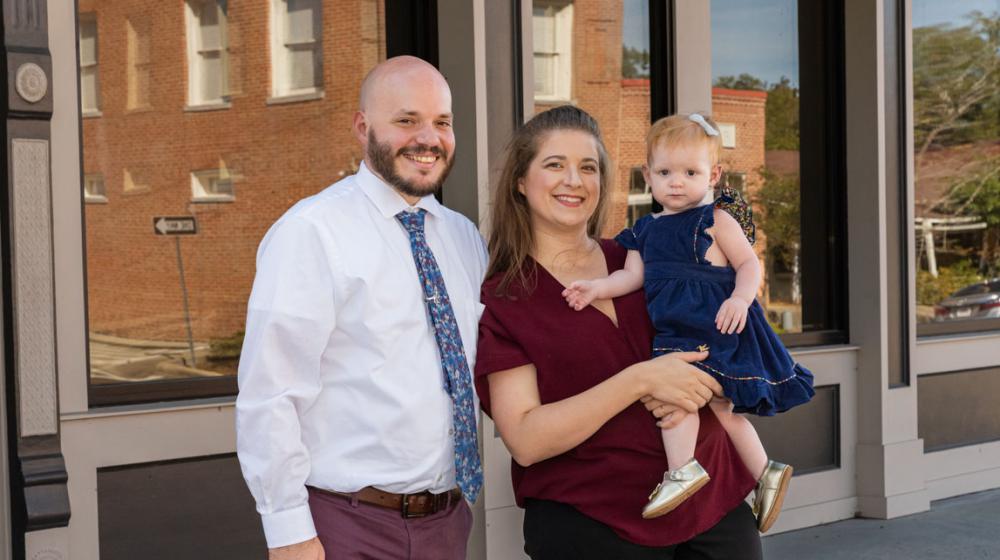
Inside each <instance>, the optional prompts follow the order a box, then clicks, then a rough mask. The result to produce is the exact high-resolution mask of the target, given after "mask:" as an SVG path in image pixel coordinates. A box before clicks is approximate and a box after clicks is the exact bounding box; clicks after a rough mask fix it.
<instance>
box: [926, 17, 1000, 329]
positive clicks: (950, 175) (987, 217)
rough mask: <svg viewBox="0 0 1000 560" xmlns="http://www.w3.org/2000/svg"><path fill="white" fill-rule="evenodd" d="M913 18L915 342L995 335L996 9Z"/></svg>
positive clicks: (999, 253)
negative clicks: (929, 338) (971, 333)
mask: <svg viewBox="0 0 1000 560" xmlns="http://www.w3.org/2000/svg"><path fill="white" fill-rule="evenodd" d="M912 11H913V13H912V25H913V36H912V44H913V48H912V50H913V54H912V60H913V62H912V64H913V167H914V182H913V188H914V196H913V198H914V207H913V216H914V225H915V227H916V232H915V235H914V239H915V240H916V247H915V248H914V253H913V255H914V257H915V267H916V269H917V279H916V288H917V290H916V296H915V297H916V309H917V323H918V327H917V329H918V330H917V332H918V334H920V335H929V334H944V333H956V332H968V331H976V330H983V329H1000V289H998V284H1000V34H998V33H997V31H996V30H997V26H998V24H1000V1H998V0H959V1H955V2H947V3H940V2H932V1H929V0H913V2H912Z"/></svg>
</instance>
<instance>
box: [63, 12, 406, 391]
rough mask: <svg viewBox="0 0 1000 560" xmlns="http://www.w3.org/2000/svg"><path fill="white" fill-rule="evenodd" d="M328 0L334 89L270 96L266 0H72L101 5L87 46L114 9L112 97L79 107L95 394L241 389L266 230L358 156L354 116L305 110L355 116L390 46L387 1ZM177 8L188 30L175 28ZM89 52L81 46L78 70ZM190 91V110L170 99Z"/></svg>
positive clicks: (353, 165) (104, 63) (107, 59)
mask: <svg viewBox="0 0 1000 560" xmlns="http://www.w3.org/2000/svg"><path fill="white" fill-rule="evenodd" d="M318 4H319V2H316V5H318ZM325 4H326V5H327V6H336V7H337V12H336V16H337V17H336V18H333V17H330V18H328V19H327V20H326V21H325V22H323V28H325V29H326V32H327V33H328V34H329V35H330V36H335V37H337V38H338V39H339V40H341V41H343V44H344V45H350V46H351V50H350V54H349V55H345V56H342V57H338V60H337V88H331V89H329V90H328V91H326V92H325V96H317V97H318V98H317V99H315V101H313V102H310V103H293V104H288V105H284V106H282V107H281V108H280V109H268V108H267V107H266V104H265V102H266V98H267V96H269V95H272V93H273V92H272V91H271V89H270V88H271V86H270V85H267V84H265V83H264V82H262V80H263V81H267V80H268V79H269V76H270V75H271V72H272V59H271V56H270V55H268V54H266V53H265V52H264V51H266V50H267V47H268V44H267V43H266V42H267V40H268V39H267V38H268V36H269V34H270V33H272V31H273V29H272V24H273V22H274V20H273V19H272V18H273V17H274V13H273V9H274V7H275V6H276V5H277V4H276V3H275V0H268V1H266V2H231V3H226V2H218V1H215V0H212V1H195V0H190V1H186V2H184V3H181V4H178V5H177V8H178V10H177V11H176V12H175V13H173V14H171V10H159V9H157V10H153V9H149V10H146V11H141V10H138V9H126V8H125V7H123V6H122V5H121V3H120V2H81V5H88V6H94V9H93V11H94V12H96V13H95V14H93V15H91V16H90V19H88V17H87V16H81V18H80V20H79V21H80V25H81V29H80V33H79V37H80V40H81V42H86V41H88V40H89V41H90V45H91V46H95V45H96V43H95V41H94V40H93V37H94V35H93V31H94V28H93V26H92V25H91V24H90V23H88V22H92V21H94V20H95V19H96V20H97V21H102V22H107V23H108V24H112V23H113V24H114V26H115V27H113V28H109V29H113V30H114V35H112V34H110V33H108V34H106V36H105V38H107V39H114V40H115V41H117V43H115V44H116V45H118V46H117V47H115V48H111V47H105V49H104V50H103V51H102V52H101V68H102V72H104V73H105V75H106V76H111V77H114V79H113V80H112V79H110V78H109V79H106V80H105V83H104V86H105V92H104V94H105V100H106V101H108V102H110V103H114V106H115V108H116V110H114V111H110V110H109V111H105V115H104V116H102V117H101V118H99V119H83V120H82V121H81V142H82V154H81V159H82V165H81V167H82V170H83V171H84V174H85V177H84V181H83V186H82V188H83V191H84V192H83V197H84V199H85V200H86V201H87V202H88V204H85V205H83V212H84V214H85V219H84V224H85V228H86V231H85V234H86V244H85V247H86V251H87V255H86V256H87V263H86V274H87V328H88V347H89V353H88V355H89V359H90V362H89V366H90V368H89V377H88V381H89V397H88V398H89V404H90V406H92V407H96V406H104V405H115V404H131V403H138V402H151V401H164V400H173V399H182V398H183V399H190V398H202V397H212V396H224V395H233V394H235V393H236V369H237V364H238V362H239V357H240V351H241V348H242V342H243V329H244V325H245V324H246V311H247V310H246V305H247V301H248V299H249V296H250V290H251V287H252V284H253V279H254V274H255V272H256V270H255V267H254V258H255V255H256V252H257V247H258V245H259V244H260V240H261V238H263V236H264V234H265V233H266V232H267V230H268V228H269V227H271V225H272V224H273V223H274V222H275V220H277V219H278V218H279V217H280V216H281V215H282V214H283V213H284V212H285V211H286V210H287V209H288V208H289V207H291V206H292V204H294V203H295V202H297V201H299V200H301V199H303V198H305V197H308V196H311V195H313V194H316V193H318V192H320V191H321V190H323V189H324V188H326V187H327V186H328V185H330V184H331V183H333V182H335V181H337V180H338V179H340V178H343V177H344V176H345V175H348V174H351V173H353V172H355V171H356V170H357V164H358V162H360V161H361V159H362V158H363V157H364V154H363V152H362V150H361V147H360V146H359V145H358V143H357V142H356V141H355V139H354V137H353V136H352V135H351V132H350V130H349V127H330V126H300V125H299V124H301V123H319V122H333V123H336V122H341V123H347V122H350V120H351V117H352V115H353V113H354V111H355V109H356V106H357V102H358V88H359V87H360V85H361V81H362V80H363V79H364V77H365V75H366V74H367V73H368V71H369V70H371V68H372V67H373V66H374V65H375V64H377V63H378V62H380V61H381V60H383V59H384V58H385V52H386V42H385V36H386V26H385V18H386V9H387V8H386V3H385V2H384V1H383V0H360V1H358V2H345V3H334V2H326V3H325ZM393 4H401V3H393ZM130 5H132V6H138V4H135V3H132V4H130ZM287 5H288V7H289V8H291V12H292V14H291V15H290V17H289V21H290V22H291V25H292V27H293V28H295V30H296V31H295V34H294V35H293V36H292V37H293V38H296V39H302V38H303V37H308V36H309V35H312V36H313V37H314V38H315V39H316V40H317V41H318V40H319V39H320V34H319V31H320V29H321V27H320V25H319V20H318V19H315V20H313V19H306V20H303V19H302V18H301V17H299V15H301V13H302V11H301V10H303V9H306V8H307V7H309V6H313V4H309V3H304V2H298V1H295V0H292V1H291V2H288V4H287ZM341 8H342V9H341ZM88 9H89V8H88ZM230 9H231V10H232V11H229V10H230ZM390 9H394V8H392V7H390ZM181 10H183V12H184V15H183V16H181ZM297 14H298V15H297ZM316 14H317V15H316V17H317V18H318V17H319V16H318V12H316ZM181 17H184V18H186V19H185V21H184V23H183V24H184V29H185V30H186V33H185V36H184V37H181V36H180V35H176V34H171V33H170V30H171V29H173V28H172V27H171V25H175V24H176V25H181V23H182V22H181V20H180V18H181ZM303 21H307V22H308V24H309V25H312V26H313V27H308V28H307V29H305V30H303V28H302V25H303V23H302V22H303ZM296 22H298V23H296ZM406 24H407V25H411V26H413V24H412V22H409V21H407V22H406ZM88 25H91V26H90V28H89V29H90V31H89V35H88V32H87V31H86V29H87V26H88ZM102 30H103V28H102ZM300 31H302V32H303V33H304V34H303V33H300ZM161 32H162V35H161ZM88 37H89V39H88ZM261 41H264V42H263V43H262V42H261ZM315 47H316V48H315V50H314V51H312V52H315V53H316V56H317V57H318V56H319V53H320V52H321V51H320V48H319V44H318V43H316V45H315ZM81 52H84V53H86V52H87V48H86V47H85V46H83V45H81ZM90 52H91V53H94V49H92V48H91V49H90ZM310 56H311V55H310ZM92 58H93V57H91V58H90V59H88V58H87V57H83V56H81V58H80V64H81V75H82V74H83V73H84V70H83V69H84V68H85V66H84V64H85V63H86V62H87V61H88V60H92ZM237 61H239V62H237ZM316 64H317V68H318V64H319V63H318V61H317V62H316ZM94 75H95V76H96V74H94ZM185 76H187V77H188V78H190V81H189V86H190V87H188V86H185V85H183V83H184V82H183V81H184V79H185ZM315 79H316V82H315V83H316V84H317V85H319V84H320V83H321V82H320V81H319V77H318V74H317V75H315ZM168 80H172V82H169V83H168ZM243 80H245V82H246V83H245V84H244V83H243ZM301 83H304V82H301ZM161 84H162V87H161ZM236 86H239V87H236ZM246 86H253V87H252V88H251V87H246ZM296 87H297V86H296ZM236 90H242V91H243V93H242V94H240V95H243V97H237V98H235V99H234V101H233V102H232V106H231V107H230V108H229V109H228V110H225V111H216V112H212V113H199V112H197V111H198V109H199V108H202V109H205V110H209V109H214V108H218V107H220V103H222V105H221V106H223V107H225V106H228V104H225V102H226V101H228V97H229V96H230V95H233V94H234V92H235V91H236ZM288 91H289V92H291V91H292V90H288ZM185 103H186V104H188V105H189V107H190V109H192V110H193V112H191V111H188V112H185V111H178V110H177V108H178V106H180V105H183V104H185ZM135 111H140V112H139V113H138V114H137V113H135ZM277 113H280V115H277ZM320 117H321V118H320ZM237 190H239V200H238V201H237V200H236V194H237V193H236V191H237ZM103 200H108V201H110V204H91V203H97V202H102V201H103ZM112 206H113V208H112ZM192 226H193V227H192ZM178 233H184V235H177V234H178Z"/></svg>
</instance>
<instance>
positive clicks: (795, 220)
mask: <svg viewBox="0 0 1000 560" xmlns="http://www.w3.org/2000/svg"><path fill="white" fill-rule="evenodd" d="M760 176H761V179H762V180H763V185H762V186H761V188H760V189H759V190H758V191H757V192H756V193H755V195H754V196H753V203H754V207H755V208H757V209H759V210H760V212H759V214H758V216H756V219H757V222H758V224H759V225H760V227H761V230H762V231H763V232H764V233H765V234H766V235H767V249H768V252H769V253H771V254H772V255H774V256H775V257H777V258H780V259H781V260H782V262H783V263H784V264H785V265H786V266H787V267H788V268H792V267H793V266H794V261H795V257H796V255H797V253H798V250H799V242H800V241H801V239H802V219H801V215H800V213H799V201H800V194H799V177H798V176H797V175H779V174H777V173H775V172H773V171H771V170H769V169H767V168H766V167H763V168H761V170H760Z"/></svg>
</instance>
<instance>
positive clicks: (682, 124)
mask: <svg viewBox="0 0 1000 560" xmlns="http://www.w3.org/2000/svg"><path fill="white" fill-rule="evenodd" d="M702 118H704V119H705V122H706V123H708V125H709V126H711V127H712V128H714V129H715V131H716V132H718V131H719V125H718V124H716V123H715V121H714V120H712V118H711V117H707V116H704V115H702ZM660 145H664V146H665V147H666V148H672V147H676V146H691V145H704V146H707V147H708V153H709V157H710V158H711V163H712V165H713V166H715V165H716V164H718V163H719V156H720V153H721V151H722V136H721V134H716V135H715V136H709V135H708V133H707V132H705V129H704V128H702V126H701V125H700V124H698V123H697V122H695V121H693V120H691V115H689V114H676V115H670V116H669V117H663V118H662V119H660V120H658V121H656V122H655V123H653V126H651V127H649V132H648V133H647V134H646V159H647V160H648V161H652V156H653V149H655V148H656V147H657V146H660Z"/></svg>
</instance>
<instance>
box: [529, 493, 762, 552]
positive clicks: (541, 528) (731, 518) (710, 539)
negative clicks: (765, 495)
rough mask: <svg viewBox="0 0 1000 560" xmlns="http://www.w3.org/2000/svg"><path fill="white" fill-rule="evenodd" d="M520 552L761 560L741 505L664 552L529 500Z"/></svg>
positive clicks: (564, 509) (554, 505)
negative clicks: (700, 531)
mask: <svg viewBox="0 0 1000 560" xmlns="http://www.w3.org/2000/svg"><path fill="white" fill-rule="evenodd" d="M524 551H525V552H526V553H527V554H528V556H530V557H531V558H532V560H564V559H565V560H590V559H593V560H761V559H762V557H763V556H762V553H761V547H760V534H759V533H758V532H757V520H756V519H755V518H754V516H753V512H752V511H751V510H750V506H748V505H747V504H746V503H741V504H740V505H739V506H737V507H736V508H735V509H733V510H732V511H730V512H729V513H727V514H726V516H725V517H723V518H722V519H721V520H720V521H719V522H718V523H716V524H715V526H714V527H712V528H711V529H709V530H707V531H705V532H703V533H701V534H699V535H696V536H695V537H694V538H692V539H691V540H689V541H686V542H682V543H679V544H675V545H672V546H667V547H652V546H642V545H638V544H633V543H631V542H628V541H626V540H624V539H622V538H621V537H619V536H618V534H617V533H615V532H614V531H612V530H611V528H610V527H608V526H607V525H604V524H603V523H600V522H598V521H594V520H593V519H591V518H589V517H587V516H586V515H583V514H582V513H580V512H579V511H577V510H576V509H575V508H573V507H572V506H568V505H566V504H562V503H559V502H552V501H548V500H528V501H527V502H526V504H525V513H524Z"/></svg>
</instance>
